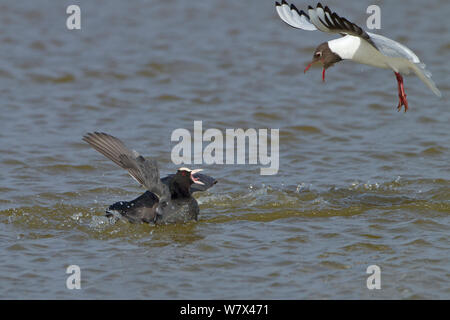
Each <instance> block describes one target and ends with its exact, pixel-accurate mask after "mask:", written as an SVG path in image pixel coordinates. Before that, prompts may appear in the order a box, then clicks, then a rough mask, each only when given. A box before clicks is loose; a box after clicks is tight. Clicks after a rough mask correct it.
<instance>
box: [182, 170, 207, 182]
mask: <svg viewBox="0 0 450 320" xmlns="http://www.w3.org/2000/svg"><path fill="white" fill-rule="evenodd" d="M200 171H203V169H195V170H191V169H189V168H179V169H178V171H177V176H178V177H180V178H181V179H183V178H182V177H185V179H186V181H189V185H191V184H193V183H196V184H202V185H203V184H204V183H203V182H201V181H200V179H198V178H196V177H195V174H196V173H197V172H200Z"/></svg>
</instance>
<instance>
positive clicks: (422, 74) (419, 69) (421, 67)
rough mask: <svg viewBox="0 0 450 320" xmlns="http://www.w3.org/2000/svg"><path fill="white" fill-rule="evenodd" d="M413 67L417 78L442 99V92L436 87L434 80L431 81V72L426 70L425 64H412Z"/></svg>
mask: <svg viewBox="0 0 450 320" xmlns="http://www.w3.org/2000/svg"><path fill="white" fill-rule="evenodd" d="M411 67H412V70H413V71H414V73H415V74H416V76H418V77H419V79H420V80H422V81H423V83H425V84H426V85H427V87H428V88H430V90H431V91H433V92H434V94H435V95H437V96H438V97H442V94H441V92H440V91H439V89H438V88H437V87H436V84H435V83H434V81H433V79H431V72H430V71H428V70H427V69H425V64H424V63H411Z"/></svg>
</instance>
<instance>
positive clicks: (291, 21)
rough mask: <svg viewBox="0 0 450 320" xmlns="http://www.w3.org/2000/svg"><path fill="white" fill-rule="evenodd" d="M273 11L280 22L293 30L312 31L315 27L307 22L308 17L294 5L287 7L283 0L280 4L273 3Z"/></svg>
mask: <svg viewBox="0 0 450 320" xmlns="http://www.w3.org/2000/svg"><path fill="white" fill-rule="evenodd" d="M275 9H276V10H277V13H278V15H279V16H280V18H281V20H283V21H284V22H286V23H287V24H288V25H290V26H291V27H293V28H297V29H302V30H309V31H314V30H317V28H316V26H315V25H313V24H312V23H311V22H310V21H309V16H308V15H307V14H306V13H305V12H304V11H303V10H300V11H299V10H298V9H297V8H296V7H295V5H293V4H291V5H289V4H288V3H287V2H286V1H285V0H283V1H281V3H278V2H275Z"/></svg>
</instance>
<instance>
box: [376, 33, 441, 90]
mask: <svg viewBox="0 0 450 320" xmlns="http://www.w3.org/2000/svg"><path fill="white" fill-rule="evenodd" d="M368 34H369V36H370V38H371V39H372V41H373V42H374V43H375V45H376V47H377V48H378V50H379V51H380V52H381V53H382V54H384V55H385V56H387V57H391V58H403V59H406V60H408V61H409V62H411V64H410V65H411V69H412V70H413V71H414V73H415V74H416V76H417V77H418V78H419V79H420V80H422V81H423V83H425V84H426V85H427V87H428V88H430V90H431V91H433V93H434V94H435V95H437V96H438V97H441V96H442V94H441V92H440V91H439V89H438V88H437V87H436V84H435V83H434V81H433V79H432V78H431V72H430V71H428V70H427V69H426V68H425V64H424V63H422V62H420V59H419V57H417V55H416V54H415V53H414V52H412V50H411V49H409V48H408V47H406V46H404V45H403V44H401V43H398V42H397V41H395V40H392V39H389V38H386V37H384V36H381V35H379V34H374V33H369V32H368Z"/></svg>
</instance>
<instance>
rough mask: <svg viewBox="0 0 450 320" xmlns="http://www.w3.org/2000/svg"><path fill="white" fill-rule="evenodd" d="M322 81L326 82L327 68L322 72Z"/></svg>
mask: <svg viewBox="0 0 450 320" xmlns="http://www.w3.org/2000/svg"><path fill="white" fill-rule="evenodd" d="M322 81H323V82H325V68H323V70H322Z"/></svg>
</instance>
